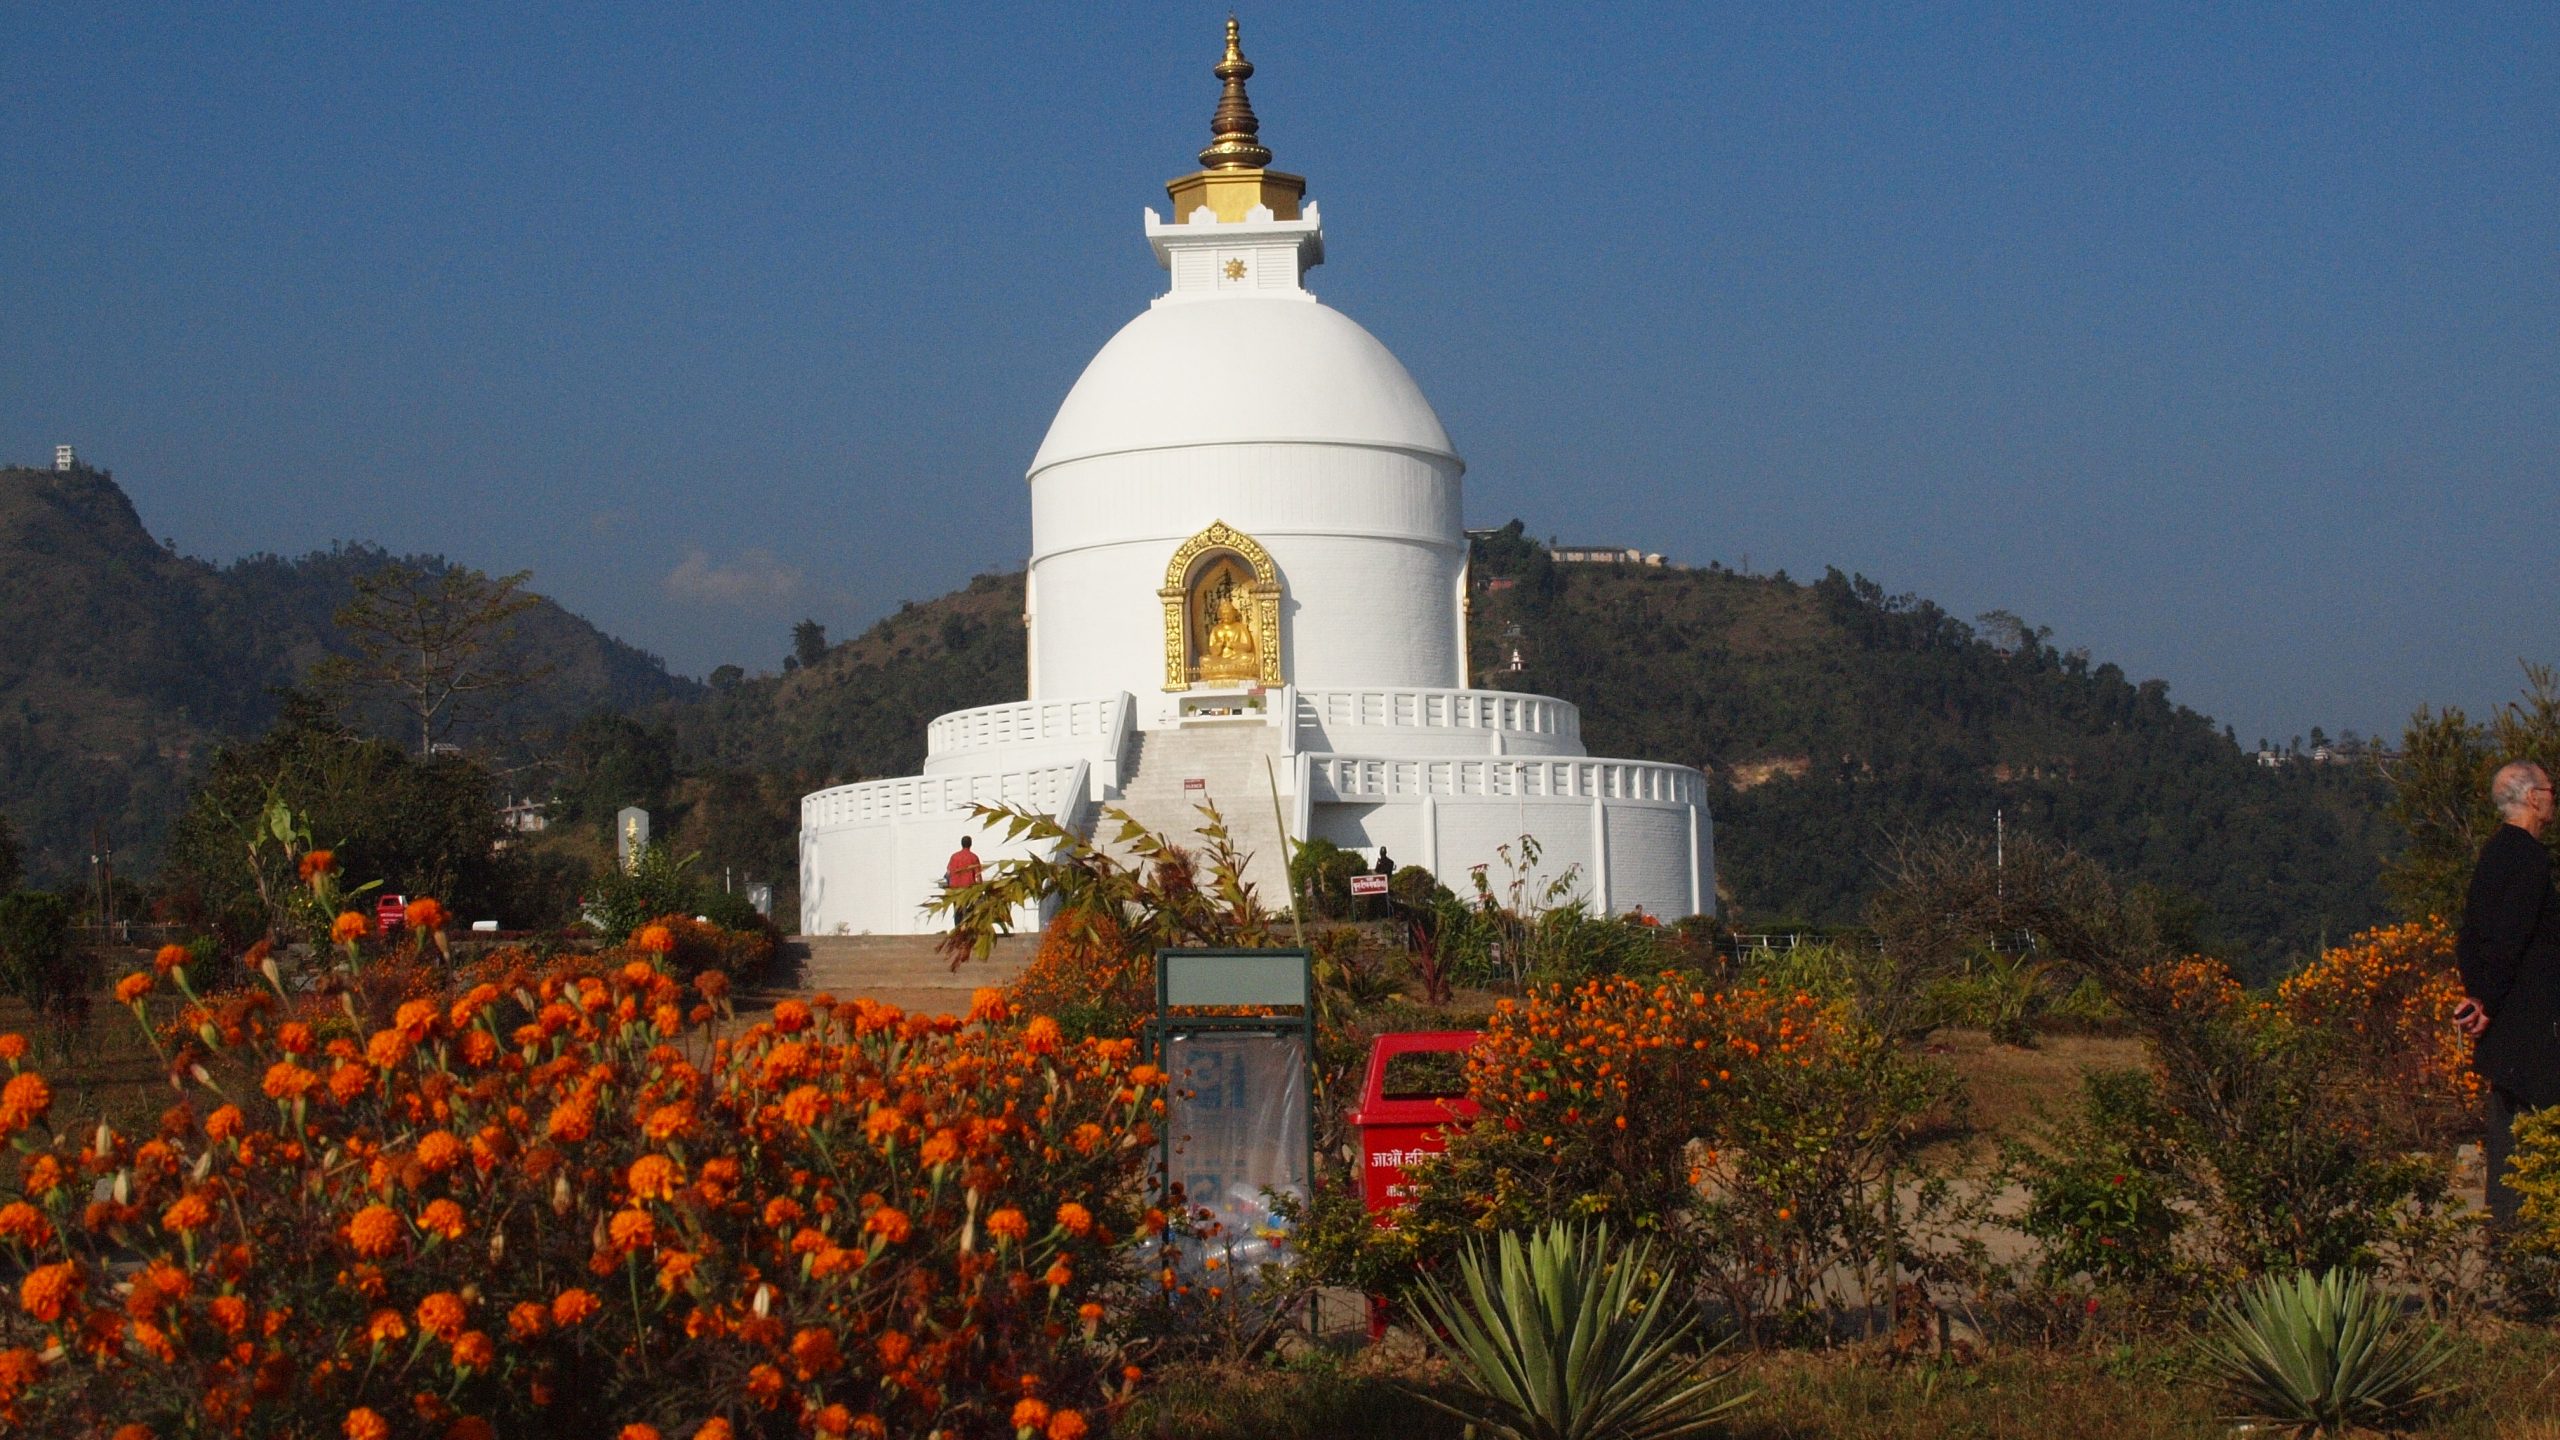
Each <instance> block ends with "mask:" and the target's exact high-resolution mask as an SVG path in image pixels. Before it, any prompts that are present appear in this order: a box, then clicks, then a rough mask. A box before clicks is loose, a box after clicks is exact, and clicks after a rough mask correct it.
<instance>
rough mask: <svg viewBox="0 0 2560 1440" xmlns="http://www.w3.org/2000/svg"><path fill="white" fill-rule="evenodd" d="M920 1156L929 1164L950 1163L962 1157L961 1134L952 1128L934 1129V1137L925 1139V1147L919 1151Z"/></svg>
mask: <svg viewBox="0 0 2560 1440" xmlns="http://www.w3.org/2000/svg"><path fill="white" fill-rule="evenodd" d="M918 1158H919V1159H921V1160H923V1161H924V1163H925V1164H927V1165H948V1164H950V1163H951V1162H952V1161H954V1160H957V1159H959V1158H960V1136H959V1135H958V1133H957V1132H955V1131H950V1130H936V1131H934V1132H933V1138H932V1139H930V1140H927V1141H925V1142H924V1149H923V1150H921V1151H919V1152H918Z"/></svg>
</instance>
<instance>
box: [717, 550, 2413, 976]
mask: <svg viewBox="0 0 2560 1440" xmlns="http://www.w3.org/2000/svg"><path fill="white" fill-rule="evenodd" d="M1475 579H1476V589H1475V613H1474V619H1473V621H1472V625H1471V631H1470V633H1471V636H1472V641H1473V646H1474V652H1475V653H1474V657H1473V659H1474V665H1475V674H1476V683H1478V684H1479V685H1488V686H1496V687H1501V688H1509V689H1519V690H1529V691H1535V692H1538V693H1541V694H1547V695H1554V696H1558V697H1560V698H1563V699H1566V700H1570V701H1572V702H1574V703H1575V704H1577V705H1579V706H1581V707H1582V713H1583V735H1584V738H1585V740H1586V742H1587V743H1588V744H1589V746H1590V748H1591V750H1592V752H1593V753H1594V754H1602V755H1616V756H1624V757H1632V758H1639V759H1652V760H1673V761H1679V762H1683V763H1686V764H1691V765H1696V766H1699V767H1700V768H1702V769H1704V770H1706V771H1707V772H1708V774H1709V775H1710V776H1711V777H1712V781H1713V795H1714V806H1715V815H1716V851H1717V856H1716V858H1717V862H1718V866H1719V871H1720V879H1721V886H1720V888H1721V889H1722V890H1723V892H1724V902H1725V905H1726V908H1727V913H1728V915H1730V916H1732V917H1734V918H1737V919H1739V920H1740V921H1741V922H1742V923H1744V924H1745V925H1756V924H1759V923H1762V922H1768V923H1787V922H1815V923H1845V922H1851V921H1854V920H1856V919H1857V918H1858V915H1859V912H1860V909H1861V907H1862V905H1863V904H1864V901H1865V897H1866V895H1867V893H1868V891H1869V889H1870V888H1871V886H1872V885H1873V883H1874V880H1875V876H1876V873H1877V871H1876V863H1877V860H1878V859H1879V857H1880V855H1881V853H1882V851H1883V850H1884V848H1885V847H1886V845H1887V844H1888V843H1889V842H1890V840H1891V839H1892V837H1894V836H1896V835H1899V834H1903V833H1907V832H1909V831H1910V830H1913V829H1915V828H1918V827H1924V826H1932V825H1940V824H1954V825H1966V826H1974V827H1979V828H1982V829H1986V830H1987V829H1989V828H1990V827H1991V826H1992V824H1993V817H1994V815H1995V814H1996V813H1999V812H2002V811H2005V812H2006V815H2007V823H2008V825H2009V826H2010V827H2011V829H2012V830H2015V831H2021V832H2033V833H2038V834H2043V835H2048V836H2053V837H2056V838H2059V839H2062V840H2066V841H2068V842H2070V843H2072V844H2074V845H2077V846H2079V847H2081V848H2083V849H2085V850H2087V851H2089V852H2091V853H2093V854H2095V855H2097V856H2098V857H2100V858H2101V859H2103V860H2105V861H2106V862H2108V863H2109V864H2110V865H2113V866H2115V867H2116V868H2117V869H2118V870H2120V871H2121V872H2123V873H2124V874H2126V875H2128V876H2130V877H2131V878H2132V879H2134V880H2135V881H2137V882H2140V883H2146V884H2150V885H2153V886H2156V887H2158V888H2159V889H2160V890H2162V891H2163V892H2166V894H2167V895H2168V896H2169V897H2170V899H2171V900H2172V902H2173V903H2172V906H2171V908H2172V910H2173V911H2176V912H2180V913H2183V914H2184V915H2185V916H2187V917H2188V919H2189V922H2190V923H2191V924H2192V926H2193V929H2194V931H2195V939H2196V940H2197V942H2198V943H2200V944H2209V945H2212V946H2215V947H2217V948H2218V949H2219V950H2221V951H2222V952H2223V953H2226V954H2229V955H2231V956H2232V957H2233V958H2234V959H2237V960H2240V961H2242V962H2243V963H2245V964H2247V965H2249V967H2250V968H2251V969H2253V970H2257V971H2260V972H2262V973H2264V972H2267V971H2271V970H2273V969H2274V968H2276V967H2278V966H2280V965H2281V964H2282V963H2283V962H2284V961H2285V960H2286V959H2287V958H2288V957H2290V956H2293V955H2298V954H2300V953H2301V952H2303V951H2305V950H2307V949H2308V948H2309V947H2311V946H2313V945H2315V944H2317V943H2319V941H2320V939H2321V937H2322V936H2323V935H2324V934H2325V935H2327V936H2329V937H2330V938H2333V939H2335V938H2340V937H2343V936H2344V935H2345V934H2346V933H2347V932H2348V931H2349V930H2351V929H2353V928H2355V927H2358V926H2361V925H2365V924H2369V923H2372V922H2373V921H2375V920H2377V919H2379V918H2380V915H2381V897H2380V891H2379V887H2378V885H2377V881H2376V875H2377V871H2378V868H2379V865H2380V858H2381V854H2382V850H2383V847H2384V845H2385V843H2386V837H2387V827H2386V825H2385V823H2384V822H2383V820H2382V818H2381V808H2382V797H2381V794H2380V791H2379V788H2378V782H2376V781H2375V780H2374V779H2373V778H2372V776H2371V775H2370V774H2369V773H2368V772H2366V771H2364V770H2362V769H2360V768H2356V767H2349V766H2323V767H2314V766H2312V765H2309V764H2307V763H2298V764H2293V765H2289V766H2285V767H2283V768H2280V769H2272V770H2270V769H2264V768H2261V767H2259V766H2258V765H2256V764H2255V763H2254V762H2253V761H2252V760H2251V759H2250V758H2249V757H2248V756H2247V755H2245V754H2243V753H2242V751H2241V750H2240V748H2239V747H2238V746H2237V745H2236V744H2234V743H2233V742H2232V740H2231V739H2229V738H2227V737H2226V736H2225V735H2224V734H2223V733H2222V732H2220V731H2219V730H2217V729H2216V728H2215V727H2214V725H2213V724H2212V722H2211V721H2209V720H2207V719H2206V718H2205V717H2203V716H2201V715H2198V714H2196V713H2194V712H2193V711H2190V710H2187V709H2185V708H2183V707H2180V706H2177V705H2174V704H2172V703H2171V702H2170V700H2169V698H2168V693H2167V687H2166V686H2164V685H2163V684H2161V683H2160V682H2158V681H2146V682H2143V683H2140V684H2136V683H2134V682H2132V681H2130V680H2128V679H2127V678H2126V677H2125V676H2124V675H2123V673H2122V672H2121V671H2120V670H2118V668H2117V667H2115V666H2113V665H2109V664H2091V663H2090V662H2089V661H2088V660H2087V659H2086V658H2085V657H2083V656H2081V655H2079V654H2077V653H2064V652H2061V651H2059V650H2057V649H2056V648H2055V647H2054V646H2053V645H2051V644H2050V643H2049V640H2048V637H2047V636H2045V635H2043V634H2041V633H2038V632H2036V631H2034V630H2032V629H2031V628H2029V627H2027V626H2025V625H2023V624H2019V623H2014V622H2008V621H2005V620H2003V621H2001V622H1999V623H1996V624H1994V625H1992V626H1988V627H1986V633H1985V634H1976V633H1975V632H1974V630H1973V628H1972V627H1970V626H1967V625H1965V624H1963V623H1961V622H1959V621H1957V620H1956V619H1954V618H1953V617H1952V616H1949V615H1947V614H1946V613H1945V612H1944V611H1942V610H1940V609H1939V608H1938V607H1936V606H1935V605H1932V604H1930V603H1928V602H1927V601H1923V600H1915V599H1911V598H1909V597H1895V596H1888V595H1886V594H1885V593H1883V591H1882V590H1881V589H1880V588H1879V587H1877V586H1875V585H1873V584H1871V583H1868V582H1866V581H1864V580H1863V579H1851V578H1847V577H1843V576H1840V575H1837V574H1834V575H1830V576H1827V577H1826V578H1824V579H1823V580H1821V581H1818V582H1816V583H1814V584H1810V585H1803V584H1797V583H1794V582H1792V581H1790V580H1788V579H1787V578H1785V577H1784V576H1772V577H1758V576H1746V575H1739V574H1734V573H1731V572H1727V571H1722V570H1715V569H1708V570H1688V569H1677V568H1667V567H1666V568H1658V569H1657V568H1647V567H1643V566H1617V565H1560V564H1557V563H1556V562H1555V561H1554V560H1553V559H1552V558H1551V557H1550V556H1549V555H1548V554H1547V553H1546V551H1545V550H1544V549H1543V548H1542V547H1539V546H1537V545H1535V544H1534V543H1532V542H1529V541H1526V540H1525V539H1522V538H1521V536H1520V533H1519V527H1517V526H1516V525H1515V526H1513V527H1512V528H1511V529H1510V530H1508V531H1505V532H1503V533H1502V534H1500V535H1498V536H1496V537H1495V538H1494V539H1492V540H1491V541H1488V542H1485V543H1481V544H1479V546H1478V547H1477V554H1476V563H1475ZM1021 610H1022V579H1021V577H1020V576H1019V575H1005V576H995V575H982V576H979V577H978V578H977V579H976V580H974V581H972V582H970V585H969V586H968V588H967V589H965V590H961V591H957V592H954V593H953V594H950V595H947V596H944V597H943V598H941V599H939V600H935V601H932V602H930V603H926V604H916V605H909V606H908V607H906V608H905V609H904V610H902V611H900V612H899V613H898V614H896V615H893V616H891V617H889V618H887V619H885V620H883V621H881V622H880V623H879V624H878V625H876V626H874V627H872V629H871V630H869V631H868V632H866V633H865V634H863V635H862V636H860V637H858V638H857V639H855V640H852V641H850V642H847V643H845V644H841V645H838V646H835V647H834V648H833V649H831V650H829V651H828V652H827V653H826V655H825V657H824V658H823V659H820V660H818V661H817V662H816V663H815V664H813V665H810V666H808V667H806V668H803V669H801V670H799V671H797V672H796V673H792V674H786V675H782V676H779V677H767V678H759V679H751V680H744V681H741V682H739V683H736V684H733V685H730V686H727V687H725V688H722V689H720V690H719V691H718V692H717V693H714V694H710V695H707V696H705V697H703V698H702V699H701V700H699V701H696V702H690V703H687V704H684V705H682V706H677V707H670V710H671V712H672V719H673V720H674V723H675V728H676V732H677V735H678V737H679V740H680V743H681V748H682V749H683V750H684V751H685V752H686V754H687V755H688V756H689V758H690V759H691V761H692V762H693V763H696V764H706V765H717V766H721V767H734V768H744V769H751V770H761V771H765V772H767V773H775V772H780V773H787V774H790V775H793V776H795V777H799V778H801V779H803V780H805V781H807V782H809V783H816V782H820V781H829V780H846V779H858V778H864V777H870V776H882V775H907V774H913V773H915V770H916V768H917V766H918V765H919V764H920V763H921V761H922V759H923V756H924V727H925V724H926V722H928V721H930V720H931V719H932V718H933V717H934V716H936V715H939V714H941V713H943V712H944V711H947V710H954V709H960V708H963V707H966V706H970V705H985V704H993V703H996V702H998V701H1003V700H1013V699H1019V698H1021V696H1022V695H1023V693H1024V690H1023V664H1024V660H1023V633H1022V621H1021ZM1995 639H1996V640H1998V641H2000V642H2001V643H2000V644H1996V645H1995V644H1994V643H1993V642H1994V640H1995ZM1514 649H1517V650H1518V651H1519V652H1520V655H1521V662H1522V668H1521V669H1520V670H1519V671H1517V672H1513V671H1511V670H1509V669H1508V668H1507V667H1508V664H1509V659H1510V653H1511V651H1512V650H1514Z"/></svg>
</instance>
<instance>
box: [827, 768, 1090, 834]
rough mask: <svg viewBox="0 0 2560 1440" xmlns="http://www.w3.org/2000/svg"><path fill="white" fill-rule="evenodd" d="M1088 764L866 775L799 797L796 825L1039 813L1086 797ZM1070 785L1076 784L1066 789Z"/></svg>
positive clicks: (829, 825)
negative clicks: (984, 810)
mask: <svg viewBox="0 0 2560 1440" xmlns="http://www.w3.org/2000/svg"><path fill="white" fill-rule="evenodd" d="M1086 768H1087V767H1086V765H1085V763H1084V762H1082V761H1078V762H1076V763H1074V764H1071V765H1050V766H1046V767H1043V768H1041V769H1037V770H1017V771H1014V772H1012V773H1010V774H1005V775H909V776H906V777H904V778H901V779H897V780H865V781H862V782H860V783H858V784H853V785H838V786H837V787H835V788H834V789H832V790H820V791H818V792H816V793H815V794H812V795H808V796H805V797H803V798H802V799H801V801H800V828H801V829H802V830H804V831H808V830H832V829H835V828H837V827H838V826H843V825H881V824H887V823H889V822H891V821H895V820H901V819H913V818H919V817H926V816H934V815H952V814H957V813H959V812H961V811H964V810H967V809H968V808H969V807H970V806H972V805H1012V806H1017V807H1019V808H1021V809H1025V810H1031V811H1036V812H1038V813H1039V814H1042V815H1056V814H1060V813H1062V812H1064V811H1065V810H1066V809H1067V807H1068V805H1069V804H1070V803H1071V802H1077V801H1082V800H1084V799H1085V797H1084V795H1083V794H1082V791H1081V787H1082V786H1083V785H1084V784H1085V783H1086V781H1085V774H1086ZM1069 787H1078V788H1077V789H1076V791H1075V792H1074V793H1070V789H1069Z"/></svg>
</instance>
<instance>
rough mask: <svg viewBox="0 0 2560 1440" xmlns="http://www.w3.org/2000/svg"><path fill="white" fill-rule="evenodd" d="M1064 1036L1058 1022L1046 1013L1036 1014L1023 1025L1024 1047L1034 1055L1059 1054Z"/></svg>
mask: <svg viewBox="0 0 2560 1440" xmlns="http://www.w3.org/2000/svg"><path fill="white" fill-rule="evenodd" d="M1063 1038H1064V1037H1063V1036H1061V1034H1060V1033H1059V1030H1058V1022H1057V1021H1055V1020H1052V1019H1050V1018H1049V1017H1048V1016H1046V1015H1035V1016H1033V1017H1031V1023H1030V1024H1028V1025H1025V1026H1023V1027H1022V1048H1023V1049H1025V1050H1028V1051H1030V1052H1031V1053H1032V1054H1034V1055H1055V1054H1057V1053H1058V1047H1059V1045H1060V1044H1061V1043H1063Z"/></svg>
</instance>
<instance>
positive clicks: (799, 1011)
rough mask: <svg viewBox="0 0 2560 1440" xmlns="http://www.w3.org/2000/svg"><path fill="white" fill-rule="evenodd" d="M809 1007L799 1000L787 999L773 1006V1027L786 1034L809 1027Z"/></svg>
mask: <svg viewBox="0 0 2560 1440" xmlns="http://www.w3.org/2000/svg"><path fill="white" fill-rule="evenodd" d="M809 1023H810V1016H809V1007H808V1006H806V1005H803V1004H801V1003H800V1002H799V1001H797V1000H785V1001H783V1002H782V1003H781V1004H779V1005H776V1006H774V1007H773V1028H774V1029H776V1030H779V1031H781V1032H782V1033H783V1034H785V1035H791V1034H796V1033H797V1032H799V1031H802V1030H806V1029H808V1028H809Z"/></svg>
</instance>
